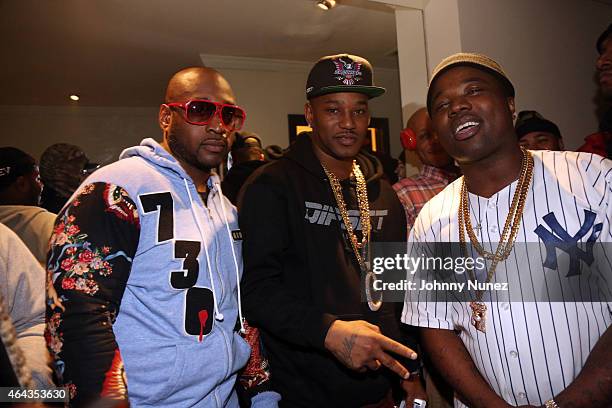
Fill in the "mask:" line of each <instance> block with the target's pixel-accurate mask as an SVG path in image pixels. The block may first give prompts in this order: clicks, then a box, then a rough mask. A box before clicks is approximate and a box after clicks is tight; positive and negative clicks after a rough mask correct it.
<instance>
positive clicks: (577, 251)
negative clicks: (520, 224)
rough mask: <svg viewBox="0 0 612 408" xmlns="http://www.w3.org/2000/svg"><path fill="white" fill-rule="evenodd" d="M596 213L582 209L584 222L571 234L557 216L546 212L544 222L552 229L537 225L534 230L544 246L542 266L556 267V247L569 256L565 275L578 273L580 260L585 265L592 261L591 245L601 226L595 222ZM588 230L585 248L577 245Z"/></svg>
mask: <svg viewBox="0 0 612 408" xmlns="http://www.w3.org/2000/svg"><path fill="white" fill-rule="evenodd" d="M595 218H596V215H595V213H594V212H592V211H589V210H584V222H583V223H582V225H581V226H580V229H579V230H578V232H577V233H576V234H575V235H574V236H571V235H570V234H569V233H568V232H567V231H566V230H564V229H563V227H562V226H561V224H559V221H557V217H556V216H555V214H554V213H552V212H551V213H548V214H546V215H545V216H544V217H543V219H544V222H546V224H547V225H548V226H549V227H550V229H551V230H552V232H551V231H549V230H548V229H546V227H544V226H542V225H538V227H537V228H536V229H535V230H534V232H535V233H536V234H538V236H539V237H540V239H541V240H542V242H544V245H545V246H546V260H545V261H544V267H546V268H550V269H557V249H560V250H562V251H563V252H565V253H567V254H568V255H569V257H570V263H569V271H568V273H567V275H566V277H570V276H575V275H580V261H583V262H584V263H585V264H587V265H589V266H590V265H591V264H592V263H593V260H594V257H593V245H594V244H595V241H597V238H598V237H599V233H600V232H601V229H602V228H603V223H601V222H600V223H599V224H596V225H593V224H595ZM589 232H591V235H590V236H589V238H588V239H587V241H586V245H585V249H582V248H579V247H578V241H579V240H581V239H582V238H583V237H585V236H586V235H587V234H588V233H589Z"/></svg>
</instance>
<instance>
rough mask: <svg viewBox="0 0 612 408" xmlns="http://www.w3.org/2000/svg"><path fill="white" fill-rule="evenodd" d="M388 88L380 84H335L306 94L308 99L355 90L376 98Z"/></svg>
mask: <svg viewBox="0 0 612 408" xmlns="http://www.w3.org/2000/svg"><path fill="white" fill-rule="evenodd" d="M386 91H387V90H386V89H385V88H381V87H379V86H359V85H334V86H325V87H323V88H319V89H317V90H316V91H314V92H312V93H310V94H308V95H306V96H307V98H308V99H310V98H314V97H316V96H321V95H327V94H330V93H338V92H355V93H361V94H364V95H367V96H368V97H369V98H376V97H377V96H380V95H382V94H384V93H385V92H386Z"/></svg>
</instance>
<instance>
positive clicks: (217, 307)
mask: <svg viewBox="0 0 612 408" xmlns="http://www.w3.org/2000/svg"><path fill="white" fill-rule="evenodd" d="M183 182H184V183H185V189H186V190H187V195H188V196H189V202H190V203H191V212H192V214H193V218H195V222H196V225H197V227H198V230H199V231H200V236H201V237H202V238H204V234H202V226H201V225H200V220H199V219H198V215H197V214H196V212H195V209H194V208H195V203H194V201H193V197H192V196H191V191H190V190H189V183H188V182H187V179H185V178H184V179H183ZM202 246H203V247H204V253H205V254H206V268H207V269H208V278H209V279H210V286H211V288H212V293H213V302H214V305H215V320H219V321H222V320H223V314H222V313H221V312H220V311H219V305H218V304H217V292H216V291H215V282H214V280H213V275H212V269H211V267H210V256H209V255H208V245H206V242H202ZM232 249H233V247H232Z"/></svg>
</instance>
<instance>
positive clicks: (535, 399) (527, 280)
mask: <svg viewBox="0 0 612 408" xmlns="http://www.w3.org/2000/svg"><path fill="white" fill-rule="evenodd" d="M532 154H533V156H534V179H533V183H532V185H531V189H530V191H529V194H528V199H527V202H526V205H525V210H524V213H523V216H522V221H521V226H520V230H519V233H518V235H517V238H516V242H533V243H536V242H541V240H540V238H539V236H538V235H537V234H536V233H535V232H534V230H535V229H536V228H537V227H538V226H539V225H543V226H544V227H548V225H547V224H546V223H545V222H544V220H543V217H544V216H545V215H547V214H549V213H553V214H554V215H555V217H556V219H557V220H558V222H559V224H560V225H561V226H562V228H563V229H564V230H565V231H567V232H568V233H569V235H572V236H573V235H574V234H576V232H577V231H578V230H579V229H580V227H581V225H582V224H583V222H584V221H585V210H589V211H592V212H594V213H596V220H595V224H598V223H602V224H603V227H602V230H601V233H600V234H599V237H598V238H597V241H598V242H612V231H611V227H610V219H611V217H612V202H611V201H612V198H611V194H612V161H610V160H607V159H604V158H602V157H600V156H597V155H592V154H589V153H575V152H548V151H533V152H532ZM460 187H461V179H459V180H456V181H455V182H453V183H452V184H450V185H449V186H448V187H447V188H445V189H444V190H443V191H442V192H441V193H440V194H439V195H437V196H436V197H434V198H433V199H432V200H431V201H429V202H428V203H427V204H426V205H425V206H424V207H423V209H422V210H421V212H420V214H419V216H418V217H417V220H416V222H415V226H414V228H413V230H412V232H411V234H410V238H409V244H408V252H409V253H414V254H416V253H417V251H419V249H418V248H419V245H420V244H421V243H426V242H457V241H458V237H459V235H458V228H457V227H458V226H457V210H458V207H459V191H460ZM515 188H516V182H514V183H512V184H511V185H509V186H507V187H505V188H504V189H502V190H501V191H499V192H498V193H496V194H494V195H493V196H492V197H490V198H488V199H486V198H482V197H478V196H476V195H474V194H470V196H469V199H470V206H471V211H470V214H471V219H472V224H473V225H474V226H477V225H478V224H480V226H481V228H480V229H479V230H476V233H477V235H479V240H480V241H481V242H482V243H483V244H484V247H485V248H486V249H488V250H489V251H493V250H494V249H495V248H494V246H495V244H493V245H491V244H490V243H497V242H498V241H499V237H500V233H501V231H502V230H503V227H504V222H505V219H506V216H507V214H508V211H509V208H510V204H511V201H512V196H513V194H514V191H515ZM590 235H591V233H590V232H589V233H587V234H586V235H585V236H584V237H583V238H582V239H581V240H580V241H579V242H584V241H586V240H587V239H588V238H589V236H590ZM487 247H488V248H487ZM522 251H526V252H529V251H532V252H535V251H537V252H540V253H539V254H538V253H537V252H536V253H522ZM602 252H603V251H602ZM559 253H560V251H557V254H558V258H560V257H561V256H563V254H559ZM600 255H601V256H598V257H596V262H597V265H596V266H595V267H594V268H592V269H591V270H592V273H589V274H586V273H585V274H580V275H577V276H572V277H570V278H568V277H566V274H565V273H564V272H563V273H561V272H559V271H557V270H552V269H548V268H545V267H544V266H543V263H544V260H545V258H546V251H545V249H544V246H543V245H541V248H540V249H538V246H537V245H532V246H520V245H517V246H515V250H514V251H513V253H511V254H510V256H509V257H508V259H506V260H505V261H504V262H501V263H500V264H499V266H498V267H497V270H496V273H495V276H494V278H493V280H492V281H494V282H511V284H514V285H521V288H525V289H523V291H522V292H521V294H519V295H518V296H517V295H516V294H514V295H513V297H511V298H510V299H509V301H508V302H505V301H504V302H501V301H500V302H498V301H496V297H497V294H496V293H489V294H488V295H490V298H489V300H490V301H487V302H486V303H487V307H488V310H487V317H486V319H487V331H486V333H481V332H478V331H476V330H475V329H474V327H473V326H472V325H471V324H470V314H471V310H470V307H469V304H468V303H466V302H462V303H460V302H453V301H448V302H445V301H444V299H436V298H435V297H436V293H432V292H428V293H429V295H426V294H424V293H419V292H418V291H413V292H410V291H409V292H408V293H407V295H406V302H405V305H404V310H403V313H402V321H403V322H404V323H407V324H410V325H415V326H422V327H430V328H441V329H454V330H457V331H459V334H460V338H461V340H462V341H463V343H464V344H465V346H466V348H467V350H468V352H469V353H470V355H471V356H472V359H473V360H474V363H475V364H476V366H477V367H478V369H479V371H480V373H481V374H482V375H483V377H484V378H485V379H486V380H487V381H488V383H489V384H490V386H491V387H492V388H493V389H494V390H495V391H496V392H497V394H498V395H500V396H501V397H502V398H504V399H505V400H506V401H507V402H508V403H509V404H511V405H524V404H533V405H540V404H543V403H544V402H545V401H546V400H548V399H550V398H552V397H554V396H555V395H556V394H558V393H559V392H561V391H562V390H563V389H564V388H566V387H567V386H568V385H569V384H570V383H571V382H572V381H573V380H574V378H576V376H577V375H578V374H579V373H580V370H581V368H582V367H583V365H584V363H585V361H586V359H587V357H588V355H589V353H590V351H591V349H592V348H593V347H594V345H595V343H596V342H597V340H598V339H599V337H600V336H601V335H602V334H603V333H604V332H605V330H606V329H607V328H608V327H609V326H610V324H611V322H612V303H603V302H599V303H595V302H583V301H581V300H580V298H579V293H578V294H577V293H576V291H574V292H572V291H567V290H564V288H565V287H566V286H564V285H565V283H566V282H564V280H567V279H578V281H577V282H578V287H579V288H580V289H581V290H585V291H594V292H597V291H599V293H606V294H607V299H610V296H609V291H610V285H611V282H612V273H611V271H612V263H611V262H610V261H611V260H612V253H605V252H603V253H602V254H600ZM474 256H476V254H474ZM560 262H561V261H560ZM519 265H520V267H519ZM583 275H586V276H583ZM527 291H534V292H535V291H537V292H538V295H537V299H538V302H527V301H524V299H523V297H525V298H529V295H531V297H530V298H531V299H533V298H534V296H535V295H534V293H531V294H530V293H527ZM554 291H561V293H562V299H553V300H561V301H556V302H555V301H549V300H551V299H550V298H548V297H547V294H549V293H551V292H554ZM602 291H603V292H602ZM486 296H487V295H485V298H486ZM463 406H464V405H463V404H462V403H460V402H459V401H458V400H455V407H463Z"/></svg>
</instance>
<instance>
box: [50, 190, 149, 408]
mask: <svg viewBox="0 0 612 408" xmlns="http://www.w3.org/2000/svg"><path fill="white" fill-rule="evenodd" d="M139 234H140V226H139V219H138V215H137V212H136V206H135V204H134V202H133V201H132V200H131V199H130V197H129V196H128V194H127V192H126V191H125V190H124V189H123V188H121V187H119V186H116V185H112V184H107V183H95V184H88V185H85V186H83V187H82V188H81V192H80V194H79V195H78V196H76V197H75V198H74V199H73V200H72V201H71V202H70V204H69V205H68V206H67V207H66V208H65V209H64V211H63V212H62V213H60V214H59V215H58V217H57V220H56V222H55V227H54V231H53V235H52V236H51V243H50V247H51V249H50V252H49V258H48V262H47V269H48V272H49V274H50V275H52V276H53V277H54V279H55V281H54V289H55V291H56V292H57V294H58V296H59V297H60V299H61V300H62V303H63V307H64V308H65V310H63V309H62V308H60V307H56V308H55V309H54V310H49V311H48V313H47V333H46V337H47V344H48V347H49V349H50V350H51V352H52V355H53V356H54V360H55V368H56V374H57V377H58V382H59V383H60V384H61V385H64V386H67V387H68V389H69V392H70V397H71V400H72V405H74V406H81V405H87V404H88V403H89V402H91V401H93V400H97V399H99V398H100V397H105V398H111V399H127V391H126V384H125V381H124V380H123V379H124V378H125V376H124V370H123V362H122V360H121V354H120V352H119V348H118V345H117V342H116V341H115V335H114V333H113V329H112V325H113V323H114V321H115V317H116V315H117V313H118V311H119V306H120V304H121V298H122V297H123V292H124V290H125V286H126V283H127V280H128V277H129V273H130V269H131V266H132V259H133V257H134V254H135V253H136V249H137V246H138V239H139Z"/></svg>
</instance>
